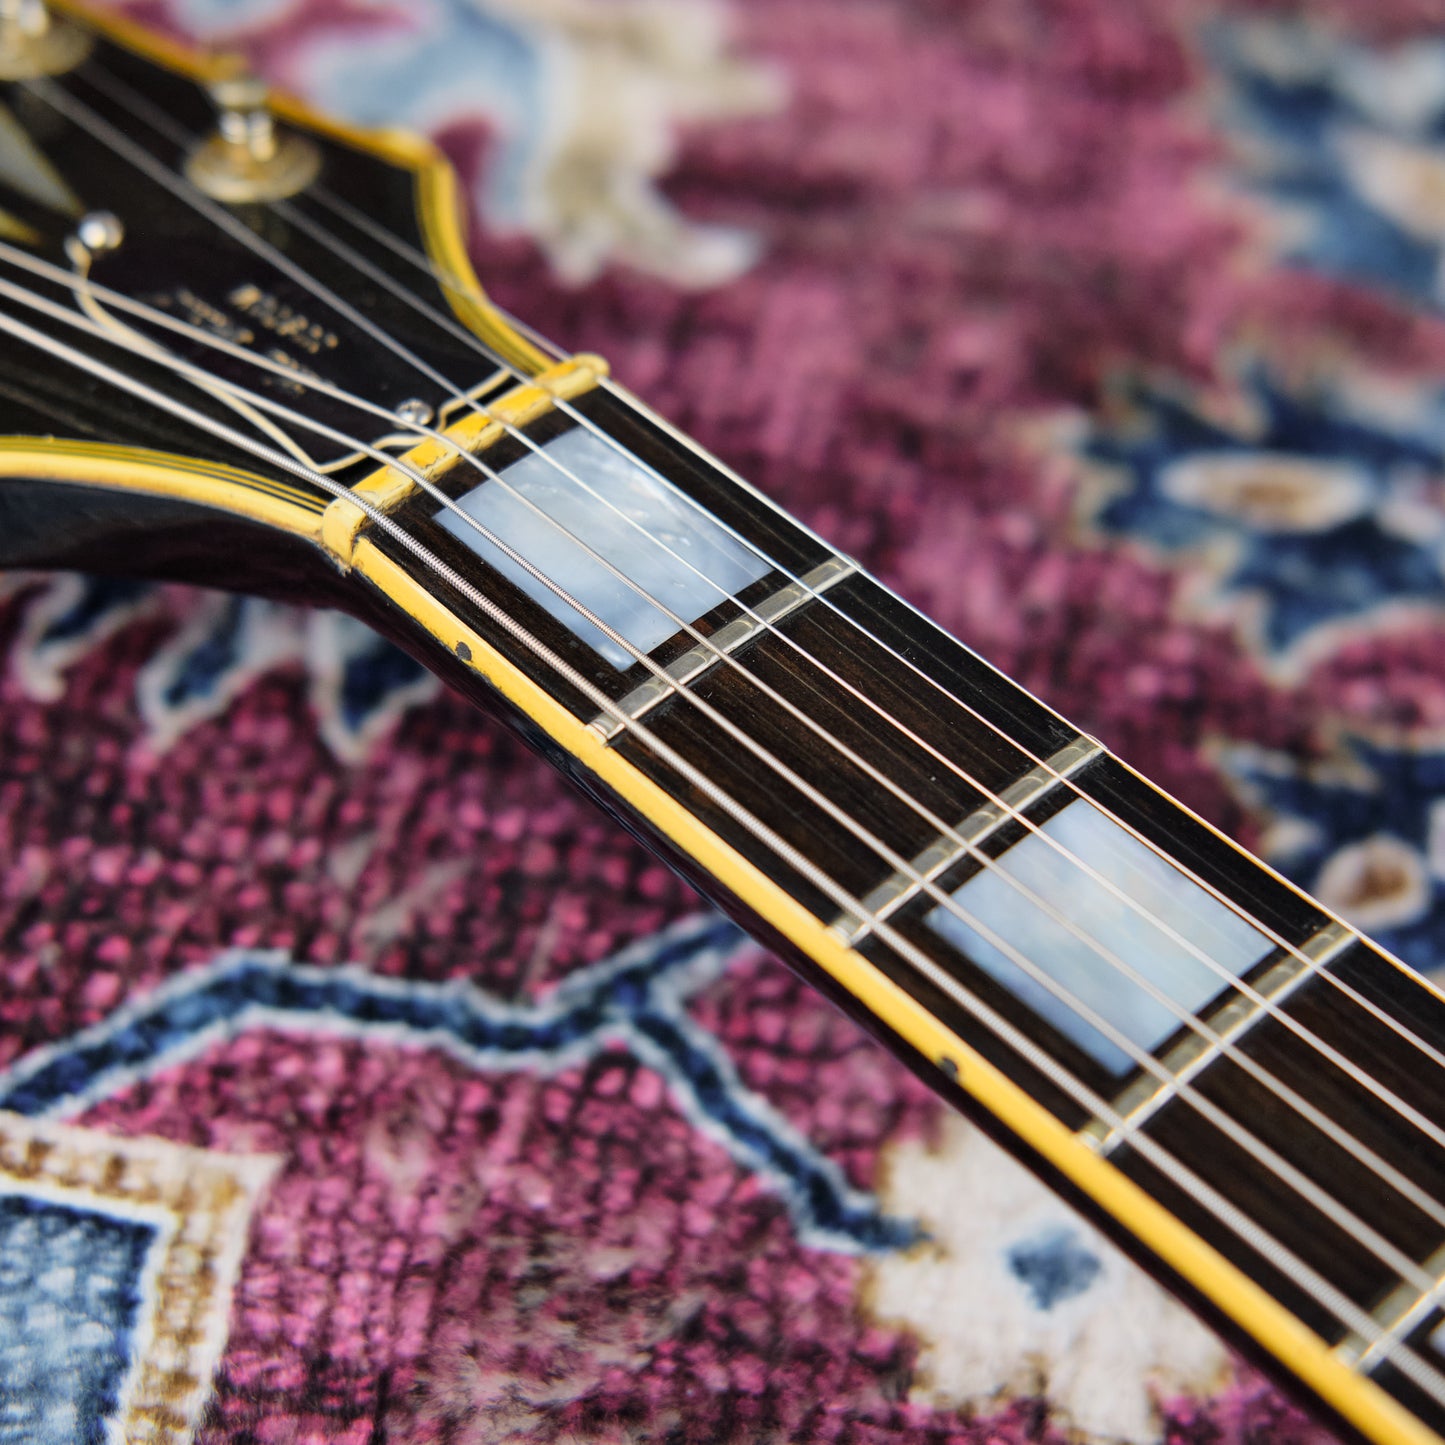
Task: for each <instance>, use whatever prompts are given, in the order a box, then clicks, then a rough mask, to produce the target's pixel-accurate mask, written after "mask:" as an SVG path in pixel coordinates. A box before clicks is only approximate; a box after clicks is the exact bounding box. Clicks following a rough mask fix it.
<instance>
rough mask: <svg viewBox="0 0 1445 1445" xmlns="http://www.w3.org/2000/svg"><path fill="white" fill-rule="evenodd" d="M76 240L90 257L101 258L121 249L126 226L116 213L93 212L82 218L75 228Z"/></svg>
mask: <svg viewBox="0 0 1445 1445" xmlns="http://www.w3.org/2000/svg"><path fill="white" fill-rule="evenodd" d="M75 239H76V240H77V241H79V242H80V244H81V245H82V246H83V247H84V248H85V250H86V251H87V252H88V253H89V254H90V255H92V256H101V255H104V254H105V253H106V252H107V251H118V250H119V249H120V247H121V243H122V242H123V241H124V240H125V226H124V225H123V224H122V223H121V219H120V217H119V216H117V215H115V214H114V212H111V211H91V212H90V213H89V214H88V215H85V216H82V217H81V218H80V223H79V225H77V226H76V228H75Z"/></svg>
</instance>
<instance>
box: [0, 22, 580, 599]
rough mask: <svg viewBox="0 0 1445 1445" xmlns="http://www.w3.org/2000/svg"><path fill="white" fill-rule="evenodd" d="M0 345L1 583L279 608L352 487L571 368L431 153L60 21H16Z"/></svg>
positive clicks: (3, 113) (1, 47) (120, 36)
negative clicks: (165, 579)
mask: <svg viewBox="0 0 1445 1445" xmlns="http://www.w3.org/2000/svg"><path fill="white" fill-rule="evenodd" d="M0 326H3V327H4V331H3V334H0V566H16V565H81V566H87V567H91V568H102V569H106V570H115V569H116V568H118V567H119V568H122V569H132V568H133V569H135V570H144V571H147V572H151V573H157V574H161V575H174V576H199V577H201V578H203V579H204V580H208V581H212V582H220V583H222V584H224V585H236V586H253V587H261V588H264V589H265V590H269V591H273V592H274V591H283V592H287V591H295V590H297V587H298V586H299V587H300V590H302V591H303V592H304V591H306V590H307V588H308V587H309V586H310V583H306V582H303V583H300V584H296V585H293V584H294V583H295V579H296V578H297V577H298V576H303V577H309V576H311V575H313V574H314V573H315V571H316V568H315V567H314V565H312V564H313V563H314V560H315V559H314V557H313V556H312V555H311V554H313V553H316V551H317V548H316V546H314V545H312V544H315V543H317V542H319V541H320V540H321V532H322V523H321V518H322V516H323V515H324V513H325V511H326V508H327V507H328V506H329V505H330V504H331V503H332V502H333V501H334V500H335V493H336V491H337V490H338V488H341V489H345V488H349V487H352V486H354V485H356V484H357V483H358V482H362V483H365V482H366V481H367V479H368V478H370V479H371V485H372V489H373V491H375V490H378V489H379V490H381V491H382V492H384V491H385V488H386V486H387V482H386V479H385V477H384V473H385V471H386V462H387V461H388V459H389V458H392V457H402V456H404V455H405V454H407V453H408V452H411V451H413V450H415V449H417V448H420V449H421V452H420V454H419V455H420V460H421V461H422V462H423V463H425V464H429V465H434V464H436V463H437V461H438V457H437V456H435V455H432V454H431V453H432V452H436V451H437V450H438V449H440V454H441V455H443V456H445V455H446V454H447V452H448V449H447V447H446V446H445V445H443V444H442V443H441V441H440V440H439V436H440V434H441V433H444V432H446V431H448V430H449V429H450V428H452V427H453V426H455V425H457V424H459V423H462V422H464V421H465V420H466V419H468V418H470V419H471V422H472V425H473V426H474V427H475V426H476V425H477V424H478V419H477V416H476V410H475V407H474V406H473V403H474V402H475V401H476V400H477V398H479V397H482V396H485V397H486V399H487V402H486V405H487V409H488V411H490V409H491V406H492V404H493V403H494V402H495V401H497V400H498V399H499V398H501V397H503V396H505V395H506V394H507V393H508V392H515V391H516V390H517V388H518V387H519V386H520V384H521V383H522V382H523V381H525V380H527V379H529V378H532V377H536V376H538V375H541V374H544V373H548V371H549V368H551V367H553V366H554V364H555V363H554V358H553V357H551V356H549V355H548V354H547V353H545V352H544V351H542V350H541V349H539V348H538V347H537V346H536V345H534V344H533V343H532V342H531V341H530V340H528V339H527V338H526V337H525V336H524V335H523V334H522V333H521V332H520V331H519V330H518V329H517V328H515V327H514V326H513V325H512V324H510V323H509V322H508V321H507V320H506V319H505V318H504V317H503V316H502V315H501V314H500V313H499V312H498V311H497V310H496V309H495V308H494V307H493V306H492V305H491V304H490V303H489V302H488V300H487V298H486V296H485V294H484V293H483V291H482V289H481V287H480V285H479V284H478V283H477V280H476V277H475V275H474V273H473V271H472V269H471V266H470V263H469V261H468V259H467V255H466V247H465V241H464V237H463V233H462V229H461V225H460V220H459V212H458V206H457V197H456V187H455V182H454V179H453V176H452V172H451V171H450V169H449V167H448V166H447V164H446V162H445V161H444V159H443V158H442V157H441V156H440V154H439V153H438V152H436V151H435V150H434V148H432V147H431V146H430V145H429V144H427V143H426V142H424V141H421V140H418V139H416V138H415V137H412V136H408V135H400V134H393V133H377V132H371V133H363V132H358V131H354V130H351V129H347V128H344V127H341V126H338V125H336V124H334V123H332V122H330V121H328V120H325V119H323V118H321V117H319V116H316V115H314V114H312V113H311V112H309V111H308V110H306V109H305V108H304V107H303V106H301V105H299V104H298V103H296V102H294V101H291V100H289V99H286V98H284V97H275V96H269V95H267V94H266V92H265V91H264V89H263V88H261V87H259V85H258V84H257V82H255V81H254V80H253V79H252V78H250V77H248V76H246V75H245V74H244V72H243V70H242V69H241V67H240V66H239V65H238V64H237V63H236V62H235V61H234V60H228V59H226V58H219V59H211V58H203V57H198V56H195V55H191V54H189V53H187V52H185V51H183V50H181V49H179V48H177V47H173V46H171V45H169V44H167V43H165V42H163V41H160V40H158V39H157V38H156V37H154V36H153V35H151V34H149V33H148V32H144V31H141V30H139V29H137V28H135V27H133V26H130V25H128V24H127V23H125V22H122V21H118V20H116V19H114V18H113V17H108V16H104V15H102V14H100V13H99V12H97V11H95V10H93V9H91V8H90V7H88V6H85V5H81V4H72V3H64V0H62V3H59V4H56V5H53V6H51V7H50V8H49V10H48V11H47V10H46V8H45V7H44V6H41V5H39V4H37V3H35V0H0ZM41 338H43V341H42V339H41ZM82 362H83V363H85V364H81V363H82ZM564 384H565V381H564ZM512 404H514V405H515V404H517V399H516V398H515V397H514V398H513V401H512ZM521 405H522V406H523V407H524V408H525V405H526V400H525V398H523V399H522V401H521ZM428 448H430V449H431V452H429V451H428V450H427V449H428ZM451 455H453V456H454V455H455V447H453V448H451ZM403 465H405V464H403ZM391 481H392V482H395V481H396V477H394V476H393V477H392V478H391ZM361 505H362V507H363V508H364V507H365V506H366V505H367V504H366V503H365V502H363V503H362V504H361ZM336 525H337V522H336V517H335V514H333V518H332V522H331V524H330V527H331V530H332V531H333V532H334V531H335V530H336ZM257 528H260V529H262V530H261V531H260V532H257V531H256V529H257ZM238 529H239V530H238ZM342 535H343V536H344V528H343V531H342ZM288 539H289V540H290V541H292V542H296V541H300V542H303V543H304V544H306V545H305V546H304V547H303V548H302V551H304V552H305V553H306V554H307V559H308V560H307V564H306V565H303V566H302V568H301V571H300V573H298V572H297V571H296V569H295V567H294V566H293V565H292V563H293V561H294V559H293V558H288V560H287V561H286V562H285V563H284V565H283V564H281V563H278V561H277V560H276V559H277V557H278V555H279V553H278V546H280V549H281V552H285V551H286V548H285V547H284V545H281V544H283V543H284V542H285V541H286V540H288ZM292 550H293V551H294V550H295V549H294V548H293V549H292ZM320 551H321V554H322V555H323V557H324V556H325V552H326V549H325V546H324V545H323V546H322V547H321V549H320ZM331 560H333V561H337V560H339V561H340V562H341V564H342V566H343V567H344V558H342V559H337V558H335V557H334V556H333V557H332V559H331ZM322 570H323V571H324V570H325V569H322Z"/></svg>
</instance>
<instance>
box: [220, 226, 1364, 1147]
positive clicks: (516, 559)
mask: <svg viewBox="0 0 1445 1445" xmlns="http://www.w3.org/2000/svg"><path fill="white" fill-rule="evenodd" d="M247 234H248V235H249V234H250V233H249V232H248V233H247ZM313 289H314V288H313ZM327 294H329V293H327ZM343 314H344V313H343ZM452 389H453V390H454V391H455V390H456V388H452ZM458 395H460V393H458ZM478 410H483V411H484V409H482V408H478ZM487 470H488V471H489V472H490V471H491V469H490V468H488V469H487ZM564 470H565V469H564ZM491 474H492V475H493V476H494V477H495V473H491ZM503 485H506V484H505V483H503ZM584 485H585V484H584ZM427 490H428V491H431V490H432V489H431V488H430V487H428V488H427ZM509 490H510V489H509ZM588 490H589V491H590V490H591V489H590V488H588ZM454 510H455V509H454ZM533 510H538V509H536V508H535V507H534V508H533ZM543 515H545V514H543ZM468 520H469V522H471V523H472V525H474V526H475V519H471V518H468ZM478 530H484V529H481V528H478ZM562 530H564V531H565V530H566V529H562ZM569 535H570V534H569ZM574 540H579V539H575V538H574ZM506 550H507V551H508V552H509V553H510V549H506ZM588 550H589V552H591V549H590V548H589V549H588ZM511 555H512V556H513V560H514V561H519V562H524V559H520V558H518V557H517V556H516V554H514V553H512V554H511ZM592 555H594V557H595V556H596V554H595V553H592ZM599 560H601V559H599ZM528 570H529V571H530V572H533V575H537V576H538V577H539V580H542V581H546V580H547V579H545V578H541V577H540V574H537V573H536V572H535V570H534V569H532V568H530V567H528ZM609 570H611V571H613V572H614V573H616V575H618V576H619V577H621V579H622V580H624V581H628V582H630V579H628V578H626V577H625V576H623V574H621V573H620V572H618V571H617V569H615V568H610V567H609ZM694 570H695V569H694ZM559 595H560V593H559ZM569 600H571V599H569ZM572 605H574V606H575V605H576V604H575V600H573V601H572ZM579 610H580V609H579ZM670 615H671V614H670ZM589 620H594V619H589ZM674 620H675V621H676V620H679V619H677V618H675V617H674ZM594 625H595V620H594ZM694 635H696V634H694ZM805 721H806V719H805ZM795 785H796V784H795ZM842 821H845V822H846V820H842ZM1010 881H1011V882H1012V881H1013V880H1010ZM1098 881H1106V880H1098ZM1131 903H1132V900H1131ZM1073 931H1075V932H1076V933H1078V930H1077V929H1074V930H1073ZM1166 931H1167V930H1166ZM1080 936H1081V937H1082V936H1083V935H1082V934H1080ZM1200 957H1201V961H1204V962H1206V963H1209V964H1212V960H1209V959H1208V958H1207V956H1205V955H1200ZM1174 1011H1175V1012H1176V1013H1177V1012H1178V1010H1177V1009H1176V1010H1174ZM1181 1017H1183V1016H1182V1015H1181ZM1185 1021H1186V1022H1187V1021H1189V1020H1187V1019H1186V1020H1185ZM1271 1082H1272V1081H1271ZM1372 1167H1374V1166H1373V1164H1372Z"/></svg>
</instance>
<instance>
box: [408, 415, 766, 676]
mask: <svg viewBox="0 0 1445 1445" xmlns="http://www.w3.org/2000/svg"><path fill="white" fill-rule="evenodd" d="M500 476H501V477H502V479H503V480H504V481H505V483H506V485H505V486H501V485H498V483H497V482H496V481H493V480H488V481H486V482H483V483H482V485H481V486H479V487H476V488H474V489H473V490H472V491H470V492H468V493H467V494H466V495H465V496H463V497H460V498H459V499H458V500H457V506H458V507H460V508H461V510H462V511H464V512H465V513H467V515H468V516H470V517H474V518H475V519H476V520H477V521H478V522H480V523H481V524H482V526H483V527H485V528H486V529H487V531H488V532H490V533H491V534H492V535H493V536H495V537H499V538H500V539H501V540H502V541H503V542H505V543H506V544H507V546H509V547H510V548H511V549H512V550H513V551H514V552H516V553H517V555H518V556H520V557H525V558H526V559H527V561H528V562H530V563H531V564H532V566H534V567H535V568H537V570H538V571H539V572H541V573H542V575H543V576H544V577H549V578H551V579H553V580H554V581H555V582H556V583H557V584H558V586H560V587H561V588H562V589H563V591H565V592H567V593H568V594H569V595H570V596H571V597H573V598H575V599H576V600H577V601H578V602H580V603H581V604H582V605H583V606H584V607H586V608H587V609H588V611H590V612H592V613H593V614H594V615H595V616H597V617H600V618H601V619H602V621H603V622H605V623H606V624H607V626H608V627H610V628H612V629H613V631H614V632H616V633H618V634H619V635H620V636H622V637H623V638H625V639H626V640H627V642H628V643H630V644H631V646H633V647H635V648H636V649H637V650H638V651H639V652H651V651H652V649H653V648H654V647H657V646H658V645H659V644H660V643H662V642H665V641H666V640H667V639H668V638H669V637H671V636H672V634H673V633H674V632H676V631H677V630H678V624H677V623H676V622H674V621H673V619H672V617H669V616H668V613H667V611H664V610H663V609H664V608H666V609H669V610H670V611H671V612H672V613H673V615H674V616H676V617H681V618H682V619H683V620H684V621H685V622H694V621H696V619H697V618H699V617H701V616H702V615H703V614H704V613H706V612H711V611H712V609H713V608H714V607H716V606H717V605H718V604H719V603H720V602H723V601H725V600H726V599H727V598H729V597H731V596H733V595H734V594H735V593H738V592H741V591H742V589H743V588H744V587H746V586H747V585H748V584H749V583H751V582H756V581H757V580H758V578H760V577H764V576H766V575H767V573H768V572H769V571H770V570H771V568H770V566H769V564H768V563H767V562H766V561H764V560H763V558H762V557H760V556H758V554H757V553H756V552H754V551H752V550H751V549H750V548H749V547H747V546H745V545H744V544H743V543H741V542H739V541H738V540H737V539H736V538H734V537H733V536H731V535H730V534H729V533H728V532H726V531H724V530H723V528H722V527H721V526H719V525H718V523H716V522H715V521H713V520H712V518H711V517H709V516H708V514H707V513H706V512H704V511H702V510H701V509H700V508H699V507H697V506H696V505H694V503H693V502H691V501H690V500H689V499H688V498H687V497H685V496H684V495H683V494H682V493H681V492H680V491H678V490H677V489H676V488H675V487H672V486H669V485H668V484H667V483H666V482H664V481H662V480H661V479H660V478H659V477H657V476H656V475H655V474H654V473H653V472H651V471H649V470H648V469H647V468H646V467H644V466H643V465H642V464H641V463H639V462H637V461H634V460H633V458H632V457H631V456H630V455H629V454H628V453H627V452H626V451H625V450H623V449H622V448H621V447H620V446H617V445H614V444H613V443H612V442H610V441H609V440H607V438H605V437H601V436H598V435H597V434H596V433H595V432H593V431H590V430H588V429H586V428H585V427H577V428H575V429H574V430H572V431H569V432H564V433H563V434H562V435H561V436H559V437H556V438H555V439H554V440H552V441H550V442H548V443H547V444H546V446H544V447H541V448H540V449H539V450H537V451H529V452H528V453H527V454H526V455H525V456H524V457H522V458H521V459H520V460H519V461H516V462H513V463H512V465H511V466H509V467H504V468H503V469H502V471H501V473H500ZM509 488H510V490H509ZM524 498H525V500H523V499H524ZM528 502H530V503H532V506H528V505H527V503H528ZM534 508H535V510H534ZM437 521H438V522H439V523H440V524H441V525H442V526H443V527H445V528H446V530H447V531H448V532H450V533H452V535H453V536H455V537H456V538H458V539H459V540H460V541H462V542H464V543H465V544H466V545H467V546H468V547H470V548H471V549H472V551H474V552H475V553H476V554H477V555H478V556H479V557H480V558H482V560H483V561H485V562H487V563H489V564H490V565H491V566H493V567H495V568H496V569H497V571H499V572H500V573H501V574H502V575H503V576H504V577H506V578H507V579H508V581H510V582H514V583H515V584H516V585H517V586H518V587H520V588H521V590H522V591H523V592H525V593H526V594H527V596H528V597H530V598H531V599H532V600H533V601H534V602H536V603H538V604H539V605H540V606H541V607H543V608H545V609H546V610H547V611H548V612H549V613H551V615H552V616H553V617H555V618H556V619H557V620H558V621H559V622H560V623H562V624H563V626H565V627H568V628H570V629H571V630H572V632H574V633H575V634H576V635H577V636H578V637H579V638H580V639H581V640H582V641H583V642H585V643H586V644H587V645H588V646H589V647H592V648H595V649H596V650H597V651H598V652H600V653H601V654H602V656H603V657H605V658H606V659H607V661H608V662H610V663H611V664H612V665H613V666H614V667H618V668H627V667H630V666H631V665H632V664H633V663H634V662H635V661H636V658H634V657H633V655H632V654H631V653H630V652H629V651H628V650H627V648H626V647H622V646H619V645H618V643H616V642H615V641H613V640H612V638H610V637H608V636H607V634H606V633H605V632H603V631H602V630H601V629H600V628H598V627H595V626H594V625H593V624H592V623H591V622H589V621H588V620H587V618H585V617H584V616H583V615H582V614H581V613H580V612H579V611H578V610H577V609H576V608H575V607H573V606H572V605H571V603H569V602H567V601H564V600H563V598H561V597H559V596H558V595H557V593H556V592H554V591H553V590H552V589H551V588H550V587H548V586H547V585H546V584H545V583H543V582H539V581H538V580H537V579H536V578H535V577H533V576H532V575H531V574H530V573H529V572H528V571H527V570H526V568H524V567H520V566H518V564H517V563H516V562H514V561H513V560H512V559H511V558H510V557H508V556H507V555H506V553H505V552H503V551H502V550H501V549H500V548H499V547H497V546H496V545H495V544H494V543H493V542H491V541H490V540H489V539H488V538H487V537H485V536H483V535H482V533H481V532H479V531H478V530H477V529H476V528H475V527H473V526H471V525H470V524H469V523H468V522H467V520H466V518H465V517H459V516H458V515H457V514H456V513H455V512H453V511H451V510H449V509H448V510H443V511H442V512H440V513H439V514H438V516H437ZM569 534H570V535H569ZM589 548H590V549H591V553H595V554H596V555H595V556H594V555H591V554H589V551H588V549H589ZM599 558H601V559H605V561H600V560H598V559H599ZM605 563H611V565H612V566H613V567H615V568H616V569H617V571H618V572H620V573H621V574H622V577H628V578H631V580H632V582H634V583H635V584H636V587H635V588H634V587H630V586H628V584H627V583H626V582H625V581H623V580H622V577H619V576H616V575H615V574H614V573H613V572H611V571H609V569H608V567H607V566H606V565H605ZM649 598H652V599H655V600H656V601H657V602H660V603H661V604H662V607H658V606H654V605H653V602H650V601H649V600H648V599H649Z"/></svg>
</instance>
